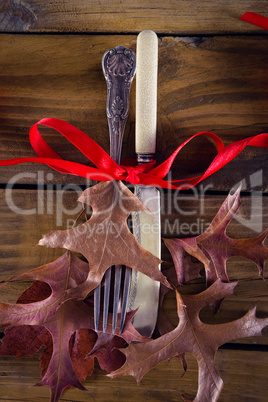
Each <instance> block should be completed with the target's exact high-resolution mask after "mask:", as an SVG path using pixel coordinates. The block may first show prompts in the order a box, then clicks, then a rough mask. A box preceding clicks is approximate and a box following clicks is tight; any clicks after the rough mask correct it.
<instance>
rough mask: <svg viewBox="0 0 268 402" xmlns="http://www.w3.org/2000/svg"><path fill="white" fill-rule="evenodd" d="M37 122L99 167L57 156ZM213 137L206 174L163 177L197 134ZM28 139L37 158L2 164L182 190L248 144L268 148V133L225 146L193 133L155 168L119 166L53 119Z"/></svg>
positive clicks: (76, 131) (90, 141)
mask: <svg viewBox="0 0 268 402" xmlns="http://www.w3.org/2000/svg"><path fill="white" fill-rule="evenodd" d="M38 124H42V125H45V126H47V127H50V128H53V129H55V130H57V131H58V132H59V133H60V134H62V135H63V136H64V137H65V138H67V139H68V140H69V141H70V142H71V143H72V144H73V145H74V146H75V147H76V148H78V149H79V150H80V151H81V152H82V153H83V154H84V155H85V156H86V157H87V158H88V159H89V160H90V161H91V162H93V163H94V165H95V166H96V167H91V166H87V165H84V164H81V163H76V162H71V161H67V160H64V159H63V158H62V157H61V156H60V155H58V154H57V153H56V152H55V151H54V150H53V149H52V148H51V147H50V146H49V145H48V144H47V143H46V141H45V140H44V139H43V138H42V137H41V135H40V133H39V131H38V127H37V126H38ZM203 135H205V136H208V137H210V138H211V139H212V140H213V141H214V143H215V145H216V147H217V150H218V154H217V156H216V157H215V158H214V159H213V161H212V162H211V164H210V166H209V167H208V169H207V170H206V171H205V173H204V174H203V175H200V176H196V177H192V178H190V179H182V180H163V179H164V177H165V176H166V175H167V174H168V172H169V171H170V168H171V166H172V164H173V162H174V160H175V158H176V156H177V155H178V153H179V152H180V150H181V149H182V148H183V147H184V146H185V145H186V144H188V142H190V141H191V140H192V139H193V138H195V137H197V136H203ZM29 138H30V143H31V146H32V148H33V149H34V151H35V152H36V154H37V157H26V158H16V159H10V160H2V161H0V166H9V165H17V164H20V163H27V162H37V163H42V164H46V165H48V166H50V167H51V168H52V169H54V170H56V171H58V172H60V173H66V174H72V175H76V176H80V177H85V178H88V179H91V180H98V181H109V180H124V181H127V182H129V183H131V184H143V185H148V186H155V187H162V188H169V189H179V188H181V187H183V188H184V189H188V188H191V187H193V186H195V185H196V184H198V183H199V182H200V181H202V180H204V179H205V178H207V177H208V176H210V175H212V174H213V173H215V172H216V171H218V170H219V169H221V168H222V167H223V166H225V165H226V164H227V163H229V162H230V161H231V160H232V159H234V158H235V157H236V156H237V155H238V154H239V153H240V152H241V151H242V150H243V149H244V148H245V147H246V146H247V145H250V146H255V147H262V148H268V133H263V134H259V135H256V136H254V137H249V138H245V139H243V140H240V141H237V142H234V143H232V144H229V145H227V146H226V147H225V146H224V144H223V142H222V141H221V139H220V138H219V137H218V136H217V135H216V134H213V133H210V132H208V131H204V132H201V133H198V134H195V135H193V136H192V137H191V138H189V139H188V140H186V141H185V142H183V143H182V144H181V145H180V146H179V147H178V148H177V149H176V150H175V151H174V152H173V153H172V155H171V156H170V157H169V158H168V159H167V160H166V161H165V162H163V163H162V164H160V165H159V166H157V167H155V162H151V163H144V164H140V165H136V166H135V164H134V163H133V161H130V163H129V164H128V165H118V164H117V163H116V162H115V161H114V160H113V159H112V158H111V157H110V156H109V155H108V154H107V153H106V152H105V151H104V149H102V148H101V147H100V145H98V144H97V143H96V142H95V141H94V140H93V139H92V138H90V137H89V136H88V135H87V134H85V133H84V132H83V131H81V130H79V129H78V128H76V127H74V126H72V125H71V124H69V123H67V122H65V121H63V120H59V119H53V118H45V119H42V120H40V121H38V122H37V123H36V124H34V125H33V126H32V127H31V128H30V132H29Z"/></svg>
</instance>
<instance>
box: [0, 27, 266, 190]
mask: <svg viewBox="0 0 268 402" xmlns="http://www.w3.org/2000/svg"><path fill="white" fill-rule="evenodd" d="M186 39H187V38H169V37H163V38H160V39H159V45H160V48H159V90H158V133H157V160H158V162H161V161H163V160H164V159H166V158H167V157H169V156H170V154H171V153H172V152H173V151H174V150H175V149H176V147H177V146H178V145H179V144H181V142H182V141H184V140H186V139H187V138H189V137H190V136H191V135H193V134H195V133H196V132H200V131H204V130H207V131H213V132H215V133H216V134H218V135H219V136H220V137H221V138H222V140H223V141H224V143H225V144H229V143H230V142H233V141H236V140H240V139H242V138H245V137H247V136H252V135H255V134H258V133H261V132H264V131H266V130H267V124H266V123H267V118H266V114H267V113H266V111H267V99H268V98H267V93H266V92H267V88H268V86H267V85H266V83H267V74H266V70H267V66H268V57H267V51H266V49H267V39H266V37H248V36H247V37H234V36H233V37H214V38H206V39H205V40H202V41H199V42H196V40H195V39H194V38H192V39H189V38H188V39H187V40H186ZM118 44H121V45H124V46H126V47H128V48H131V49H132V50H135V47H136V37H135V36H116V35H112V36H103V35H101V36H94V35H93V36H86V35H78V36H59V35H56V36H50V35H48V36H43V35H41V36H34V35H33V36H32V35H30V36H28V35H27V36H21V35H8V36H7V35H0V47H1V53H2V58H1V61H0V109H1V118H0V145H1V154H0V155H1V158H2V159H4V158H11V157H20V156H34V152H33V151H32V150H31V149H30V145H29V141H28V131H29V128H30V126H31V125H32V124H34V123H35V122H37V121H38V120H40V119H41V118H43V117H56V118H59V119H63V120H67V121H69V122H70V123H71V124H73V125H75V126H76V127H78V128H80V129H81V130H83V131H85V132H86V133H87V134H89V135H90V136H92V138H93V139H94V140H95V141H97V142H98V143H99V144H100V145H101V146H102V147H103V148H104V149H105V150H106V151H107V152H109V135H108V126H107V119H106V114H105V103H106V84H105V80H104V78H103V75H102V70H101V58H102V55H103V53H104V52H105V51H106V50H107V49H109V48H112V47H114V46H116V45H118ZM134 95H135V84H134V85H133V87H132V90H131V106H130V114H129V119H128V123H127V127H126V130H125V136H124V141H123V158H124V157H128V158H129V157H132V158H135V153H134V131H135V99H134ZM42 132H43V131H42ZM44 136H45V137H44V138H46V139H47V141H48V142H49V143H50V144H52V145H53V148H54V149H55V150H56V151H57V152H59V153H60V154H61V156H62V157H64V158H66V159H69V160H74V161H78V162H82V163H88V161H87V160H86V158H85V157H83V156H81V153H80V152H79V151H77V150H74V147H73V146H72V145H71V144H70V143H67V141H66V140H64V139H63V138H62V136H60V135H59V134H57V133H55V132H52V131H51V130H50V131H49V130H46V131H44ZM213 156H215V147H214V145H213V144H212V143H211V142H210V141H209V140H208V139H206V138H204V137H202V138H199V139H195V140H194V141H193V142H192V143H191V144H189V145H188V146H187V147H186V149H185V150H182V151H181V153H180V155H179V157H178V158H177V161H176V162H175V164H174V166H173V168H172V172H171V177H172V178H173V179H178V178H184V177H187V175H188V177H189V175H196V174H199V173H201V172H203V171H204V170H205V168H206V167H207V166H208V163H209V161H211V160H212V159H213ZM249 160H250V163H249ZM260 169H261V170H263V183H262V189H263V190H265V189H266V188H267V185H268V182H267V177H268V174H267V173H268V172H267V169H268V167H267V151H266V150H262V149H257V148H253V147H248V149H247V150H244V151H243V153H242V154H241V155H240V156H238V157H237V158H236V159H235V160H234V161H233V162H232V163H231V164H230V165H229V166H227V167H225V168H224V169H223V170H222V171H221V172H220V173H217V174H216V175H214V176H212V177H211V178H208V179H207V181H206V184H211V185H212V186H213V189H214V190H229V189H230V188H231V187H232V186H233V185H234V184H236V183H237V182H238V181H239V180H241V179H245V180H246V181H247V183H246V187H245V189H248V190H252V188H253V187H252V185H250V176H251V175H252V174H254V173H255V172H256V171H259V170H260ZM39 170H42V171H44V174H45V176H44V180H45V182H47V183H51V182H53V183H68V182H69V183H84V179H79V178H77V177H74V176H67V175H65V176H64V175H60V174H58V173H56V172H54V171H53V172H52V171H51V169H49V168H45V169H44V168H43V166H39V165H38V166H35V165H29V164H28V165H23V166H22V167H18V166H16V167H6V168H1V182H2V183H4V182H7V181H8V180H10V179H11V178H12V176H13V175H14V174H16V173H18V172H21V171H23V172H25V175H24V177H22V178H21V180H20V183H22V182H24V183H26V182H32V183H36V177H29V175H28V177H27V174H28V173H29V172H31V173H32V174H33V173H37V171H39ZM49 172H51V173H52V175H53V179H48V178H47V176H46V175H47V174H48V173H49ZM49 177H51V176H49Z"/></svg>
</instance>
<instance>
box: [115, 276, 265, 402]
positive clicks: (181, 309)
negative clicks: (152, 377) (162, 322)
mask: <svg viewBox="0 0 268 402" xmlns="http://www.w3.org/2000/svg"><path fill="white" fill-rule="evenodd" d="M236 284H237V283H223V282H221V281H220V280H219V279H218V280H217V281H216V282H215V283H214V284H213V285H212V286H210V287H209V288H208V289H206V290H205V291H204V292H202V293H199V294H197V295H183V296H182V295H180V294H179V292H178V291H176V296H177V308H178V317H179V324H178V326H177V327H176V328H175V329H174V330H173V331H171V332H169V333H167V334H165V335H163V336H161V337H160V338H158V339H156V340H151V341H150V342H147V343H143V344H142V343H140V344H131V345H129V347H128V348H126V349H121V352H122V353H124V355H125V356H126V362H125V364H124V365H123V366H122V367H121V368H120V369H118V370H116V371H114V372H112V373H110V374H109V377H112V378H114V377H119V376H127V375H132V376H133V377H135V378H136V380H137V382H138V383H139V382H140V380H141V379H142V377H143V376H144V375H145V374H146V373H147V372H148V371H149V370H151V369H152V368H153V367H154V366H156V365H157V364H159V363H161V362H162V361H164V360H168V359H170V358H172V357H176V356H179V355H181V354H182V353H185V352H186V353H187V352H188V353H191V354H192V355H193V356H194V357H195V358H196V360H197V362H198V368H199V375H198V392H197V395H196V397H195V402H203V401H205V400H206V401H211V402H213V401H216V400H217V399H218V397H219V394H220V392H221V390H222V387H223V381H222V379H221V378H220V376H219V374H218V373H217V371H216V368H215V365H214V357H215V353H216V351H217V349H218V347H219V346H220V345H222V344H224V343H226V342H229V341H231V340H233V339H236V338H243V337H249V336H256V335H261V330H262V329H263V328H264V327H265V326H266V325H268V318H266V319H259V318H257V317H256V315H255V310H256V309H255V308H253V309H252V310H250V311H249V312H248V313H247V314H246V315H245V316H244V317H242V318H240V319H238V320H236V321H232V322H230V323H226V324H220V325H209V324H204V323H203V322H202V321H201V320H200V319H199V312H200V310H201V309H202V308H204V307H205V306H206V305H207V304H210V303H213V302H215V300H218V299H221V298H224V297H225V296H227V295H229V294H232V293H233V289H234V287H235V286H236Z"/></svg>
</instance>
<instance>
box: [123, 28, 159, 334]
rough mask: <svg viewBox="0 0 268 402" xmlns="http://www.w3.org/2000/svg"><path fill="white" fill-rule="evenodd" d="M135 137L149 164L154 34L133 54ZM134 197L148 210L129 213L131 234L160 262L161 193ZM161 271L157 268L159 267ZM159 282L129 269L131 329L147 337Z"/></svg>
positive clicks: (140, 191) (149, 190) (146, 190)
mask: <svg viewBox="0 0 268 402" xmlns="http://www.w3.org/2000/svg"><path fill="white" fill-rule="evenodd" d="M136 63H137V64H136V135H135V148H136V154H137V162H138V163H148V162H152V161H153V159H154V154H155V149H156V118H157V72H158V39H157V35H156V34H155V32H153V31H150V30H146V31H142V32H141V33H140V34H139V35H138V38H137V54H136ZM134 194H135V195H136V196H137V197H138V198H139V199H140V200H141V201H142V203H143V204H145V206H146V207H147V208H148V209H149V210H150V211H151V213H149V212H148V211H141V212H135V213H133V214H132V224H133V234H134V236H135V237H136V239H137V240H138V242H139V243H140V244H141V246H142V247H143V248H145V249H146V250H148V251H150V252H151V253H152V254H154V255H156V256H157V257H158V258H159V259H161V227H160V226H161V222H160V192H159V191H158V190H157V189H156V188H155V187H148V186H143V185H136V186H135V188H134ZM159 269H160V267H159ZM159 287H160V283H159V282H157V281H153V280H152V279H151V278H149V277H148V276H146V275H144V274H142V273H140V272H138V271H136V270H132V278H131V287H130V293H129V299H128V300H129V301H128V311H130V310H135V309H136V308H138V310H137V312H136V314H135V316H134V317H133V325H134V327H135V328H136V329H137V330H138V331H139V332H140V333H141V334H142V335H144V336H148V337H150V336H151V335H152V333H153V331H154V329H155V325H156V320H157V313H158V302H159Z"/></svg>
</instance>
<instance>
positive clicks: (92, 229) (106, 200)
mask: <svg viewBox="0 0 268 402" xmlns="http://www.w3.org/2000/svg"><path fill="white" fill-rule="evenodd" d="M78 200H79V201H81V202H82V203H84V204H87V205H91V207H92V208H93V214H92V216H91V218H90V219H89V220H87V221H86V222H85V223H84V224H82V225H80V226H77V227H75V228H72V229H69V230H56V231H53V232H51V233H50V234H47V235H44V236H43V238H42V239H41V240H40V241H39V244H40V245H42V246H47V247H63V248H66V249H67V250H72V251H76V252H79V253H81V254H83V255H84V256H85V257H86V258H87V260H88V262H89V265H90V271H89V273H88V277H87V279H86V281H85V282H84V283H83V284H81V285H80V286H78V287H76V289H70V290H69V291H68V295H69V297H78V298H80V299H83V298H85V297H86V295H87V294H88V293H89V292H90V291H92V290H93V289H94V288H96V286H97V285H98V284H99V283H100V282H101V279H102V277H103V275H104V273H105V271H106V270H107V269H108V268H109V267H110V266H112V265H126V266H129V267H131V268H134V269H136V270H138V271H140V272H142V273H143V274H145V275H148V276H149V277H151V278H152V279H153V280H157V281H160V282H161V283H163V284H164V285H165V286H167V287H170V285H169V283H168V281H167V279H166V278H165V277H164V275H163V274H162V273H161V272H160V271H159V264H160V263H161V261H160V260H159V259H158V258H157V257H156V256H154V255H153V254H151V253H150V252H149V251H147V250H145V249H143V248H142V247H141V246H140V244H139V243H138V241H137V240H136V239H135V237H134V236H133V235H132V233H131V232H130V230H129V228H128V226H127V222H126V221H127V218H128V216H129V215H130V213H131V212H133V211H143V210H146V207H145V206H144V205H143V204H142V203H141V201H140V200H139V199H138V198H137V197H135V196H134V194H132V193H131V191H130V190H129V189H128V188H127V187H126V186H125V185H124V184H123V183H122V182H120V181H111V182H101V183H98V184H96V185H95V186H93V187H91V188H88V189H86V190H85V191H84V192H83V194H82V195H81V197H80V198H79V199H78Z"/></svg>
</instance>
